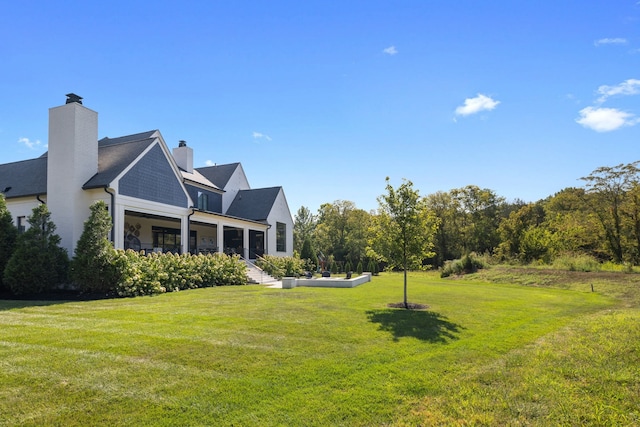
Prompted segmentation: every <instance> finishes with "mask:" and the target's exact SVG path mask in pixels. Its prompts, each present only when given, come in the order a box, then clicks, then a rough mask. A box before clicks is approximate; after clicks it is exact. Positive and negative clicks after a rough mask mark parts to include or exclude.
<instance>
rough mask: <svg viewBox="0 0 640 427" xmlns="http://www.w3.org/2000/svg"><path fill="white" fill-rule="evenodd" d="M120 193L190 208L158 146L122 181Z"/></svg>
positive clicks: (181, 188)
mask: <svg viewBox="0 0 640 427" xmlns="http://www.w3.org/2000/svg"><path fill="white" fill-rule="evenodd" d="M119 193H120V194H123V195H126V196H131V197H136V198H138V199H143V200H149V201H152V202H158V203H165V204H168V205H173V206H181V207H188V206H187V205H188V199H187V196H186V194H185V193H184V190H183V187H182V186H181V185H180V181H178V178H176V175H175V173H174V170H173V168H172V167H171V165H170V164H169V161H168V160H167V158H166V157H165V155H164V152H163V151H162V149H161V148H160V146H158V145H156V146H155V147H153V148H152V149H151V150H150V151H149V152H148V153H147V154H146V155H145V156H144V157H143V158H142V159H140V161H138V163H137V164H136V165H135V166H134V167H133V168H132V169H131V170H129V172H127V174H126V175H125V176H124V177H122V179H120V182H119Z"/></svg>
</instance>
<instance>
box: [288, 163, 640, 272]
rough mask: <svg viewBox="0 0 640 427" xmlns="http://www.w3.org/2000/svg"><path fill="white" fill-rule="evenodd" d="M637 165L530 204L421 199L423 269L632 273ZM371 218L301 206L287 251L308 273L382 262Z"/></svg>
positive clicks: (465, 196)
mask: <svg viewBox="0 0 640 427" xmlns="http://www.w3.org/2000/svg"><path fill="white" fill-rule="evenodd" d="M639 163H640V161H636V162H633V163H629V164H620V165H617V166H613V167H600V168H598V169H596V170H594V171H593V172H592V173H591V174H590V175H588V176H586V177H582V178H580V179H581V180H582V181H583V182H584V186H582V187H569V188H565V189H563V190H561V191H559V192H557V193H556V194H554V195H553V196H549V197H547V198H545V199H543V200H539V201H537V202H533V203H525V202H523V201H521V200H515V201H512V202H507V201H506V200H505V199H504V198H503V197H501V196H499V195H497V194H496V193H495V192H494V191H492V190H490V189H486V188H479V187H477V186H475V185H468V186H466V187H463V188H457V189H452V190H450V191H438V192H436V193H433V194H429V195H426V196H421V202H422V204H421V206H423V208H424V209H426V210H428V211H429V217H430V218H433V220H434V221H435V224H434V227H433V229H434V232H433V235H432V236H431V239H432V242H431V244H432V249H433V251H432V252H433V253H434V255H433V257H430V258H428V259H425V260H423V265H424V266H425V267H432V268H439V267H441V266H443V265H444V263H445V262H446V261H449V260H455V259H460V258H462V257H463V256H465V255H468V254H471V253H475V254H478V255H484V256H490V257H491V258H492V259H495V260H496V261H498V262H518V263H523V264H530V263H538V264H551V263H553V261H554V260H555V259H557V258H558V257H561V256H566V255H572V256H575V255H580V256H588V257H592V258H593V259H594V260H596V261H598V262H601V263H605V262H612V263H615V264H627V265H629V266H634V265H639V264H640V168H639V167H638V164H639ZM416 191H417V190H416ZM378 215H379V210H373V211H370V212H367V211H365V210H362V209H359V208H357V206H356V205H355V204H354V203H353V202H351V201H347V200H337V201H334V202H332V203H325V204H323V205H321V206H320V208H319V209H318V212H317V213H315V214H314V213H312V212H311V211H310V210H309V209H308V208H307V207H305V206H302V207H300V208H299V209H298V211H297V212H296V215H295V218H294V221H295V225H294V230H293V231H294V249H295V251H296V252H297V253H298V254H299V255H300V257H301V258H303V259H310V260H312V263H313V264H315V265H318V263H322V262H323V261H324V263H325V264H331V263H333V262H335V263H337V264H338V265H339V266H341V267H344V266H346V265H347V264H348V265H356V264H358V263H363V264H364V265H367V263H369V262H370V261H372V260H373V261H378V262H380V261H383V260H381V259H378V255H377V254H376V251H375V250H374V249H372V243H375V242H374V240H375V236H374V235H373V234H374V232H375V230H374V228H375V226H374V224H375V223H376V217H377V216H378ZM318 258H319V260H317V259H318Z"/></svg>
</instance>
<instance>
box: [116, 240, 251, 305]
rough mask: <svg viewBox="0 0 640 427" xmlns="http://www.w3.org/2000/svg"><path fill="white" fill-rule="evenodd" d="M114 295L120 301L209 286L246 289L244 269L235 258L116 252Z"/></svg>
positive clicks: (215, 255)
mask: <svg viewBox="0 0 640 427" xmlns="http://www.w3.org/2000/svg"><path fill="white" fill-rule="evenodd" d="M114 265H115V267H116V271H117V274H116V276H117V283H116V284H115V289H114V291H115V293H116V294H117V295H118V296H121V297H133V296H140V295H155V294H161V293H164V292H175V291H180V290H184V289H195V288H204V287H210V286H230V285H246V284H247V273H246V266H245V264H244V263H243V262H242V261H241V260H240V258H239V257H237V256H234V257H230V256H227V255H224V254H220V253H216V254H211V255H191V254H183V255H175V254H170V253H167V254H160V253H153V254H149V255H145V254H144V253H142V252H135V251H132V250H128V251H122V250H118V251H116V254H115V256H114Z"/></svg>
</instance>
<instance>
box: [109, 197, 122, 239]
mask: <svg viewBox="0 0 640 427" xmlns="http://www.w3.org/2000/svg"><path fill="white" fill-rule="evenodd" d="M111 209H112V211H111V212H110V213H111V215H113V240H114V241H113V247H114V248H116V249H124V209H123V208H122V207H121V206H120V205H118V204H117V203H116V205H115V206H112V207H111Z"/></svg>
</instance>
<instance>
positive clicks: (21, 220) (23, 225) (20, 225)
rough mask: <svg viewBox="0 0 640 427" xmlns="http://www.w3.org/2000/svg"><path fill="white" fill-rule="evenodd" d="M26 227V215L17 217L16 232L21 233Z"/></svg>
mask: <svg viewBox="0 0 640 427" xmlns="http://www.w3.org/2000/svg"><path fill="white" fill-rule="evenodd" d="M26 229H27V217H24V216H19V217H18V233H20V234H22V233H24V231H25V230H26Z"/></svg>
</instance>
